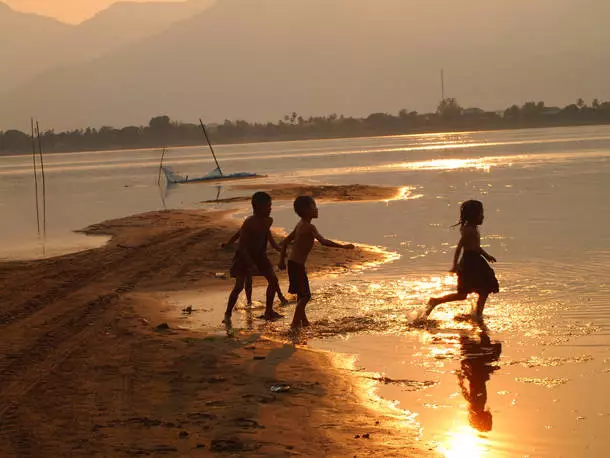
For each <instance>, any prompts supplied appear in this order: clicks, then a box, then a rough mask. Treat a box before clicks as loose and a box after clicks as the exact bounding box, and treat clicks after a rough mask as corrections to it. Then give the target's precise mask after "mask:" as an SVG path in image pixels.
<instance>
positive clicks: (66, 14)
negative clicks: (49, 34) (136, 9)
mask: <svg viewBox="0 0 610 458" xmlns="http://www.w3.org/2000/svg"><path fill="white" fill-rule="evenodd" d="M0 1H2V2H3V3H6V4H7V5H9V6H10V7H11V8H13V9H15V10H17V11H24V12H27V13H37V14H41V15H43V16H52V17H55V18H57V19H59V20H61V21H64V22H70V23H79V22H81V21H83V20H84V19H88V18H90V17H91V16H93V15H94V14H95V13H97V12H98V11H101V10H103V9H104V8H107V7H108V6H109V5H111V4H112V3H116V0H0ZM130 1H133V2H158V1H169V2H172V1H181V0H130Z"/></svg>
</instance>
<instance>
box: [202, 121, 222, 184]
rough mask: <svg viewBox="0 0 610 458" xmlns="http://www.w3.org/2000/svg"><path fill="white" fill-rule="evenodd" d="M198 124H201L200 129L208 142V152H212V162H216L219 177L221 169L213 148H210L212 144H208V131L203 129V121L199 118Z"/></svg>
mask: <svg viewBox="0 0 610 458" xmlns="http://www.w3.org/2000/svg"><path fill="white" fill-rule="evenodd" d="M199 124H201V129H202V130H203V135H204V136H205V139H206V140H207V142H208V145H209V147H210V151H212V156H213V157H214V162H216V168H218V171H219V172H220V176H222V169H221V168H220V164H219V163H218V159H216V154H215V153H214V148H212V142H210V137H208V131H207V130H206V129H205V126H204V125H203V121H202V120H201V118H199Z"/></svg>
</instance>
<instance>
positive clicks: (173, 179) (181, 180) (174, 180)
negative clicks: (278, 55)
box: [162, 166, 265, 184]
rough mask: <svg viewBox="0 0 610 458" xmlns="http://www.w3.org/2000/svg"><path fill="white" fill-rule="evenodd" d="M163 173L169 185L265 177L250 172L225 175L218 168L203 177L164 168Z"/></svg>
mask: <svg viewBox="0 0 610 458" xmlns="http://www.w3.org/2000/svg"><path fill="white" fill-rule="evenodd" d="M162 170H163V173H164V174H165V179H166V180H167V182H168V183H169V184H186V183H202V182H208V183H209V182H218V181H231V180H243V179H246V178H262V177H264V176H265V175H258V174H256V173H249V172H237V173H230V174H228V175H227V174H223V173H222V172H221V171H220V169H219V168H218V167H217V168H215V169H214V170H213V171H212V172H210V173H208V174H207V175H205V176H203V177H189V176H188V175H179V174H177V173H176V172H174V171H173V170H172V169H171V168H170V167H167V166H163V167H162Z"/></svg>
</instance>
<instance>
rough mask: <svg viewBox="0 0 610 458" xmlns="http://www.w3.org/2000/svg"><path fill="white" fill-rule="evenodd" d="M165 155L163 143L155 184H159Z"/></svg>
mask: <svg viewBox="0 0 610 458" xmlns="http://www.w3.org/2000/svg"><path fill="white" fill-rule="evenodd" d="M164 157H165V145H163V152H162V153H161V162H160V163H159V176H158V177H157V185H160V184H161V171H162V170H163V158H164Z"/></svg>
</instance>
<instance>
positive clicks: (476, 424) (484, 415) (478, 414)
mask: <svg viewBox="0 0 610 458" xmlns="http://www.w3.org/2000/svg"><path fill="white" fill-rule="evenodd" d="M468 421H469V422H470V425H471V426H472V427H473V428H474V429H476V430H477V431H480V432H482V433H486V432H489V431H491V428H492V427H493V418H492V416H491V412H490V411H489V410H483V411H476V410H470V411H469V412H468Z"/></svg>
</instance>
